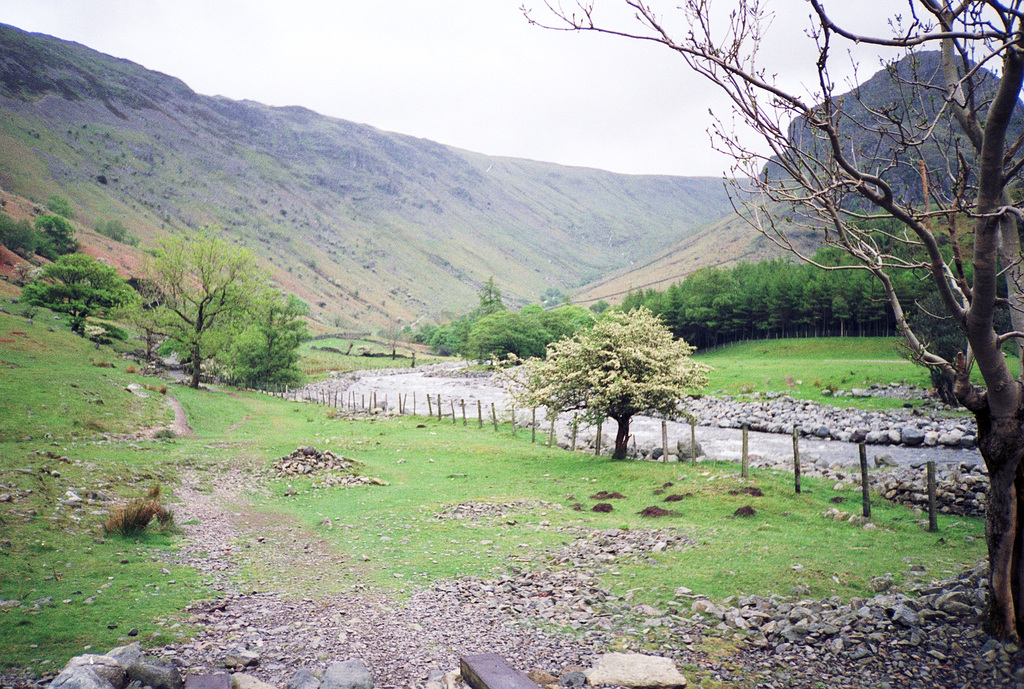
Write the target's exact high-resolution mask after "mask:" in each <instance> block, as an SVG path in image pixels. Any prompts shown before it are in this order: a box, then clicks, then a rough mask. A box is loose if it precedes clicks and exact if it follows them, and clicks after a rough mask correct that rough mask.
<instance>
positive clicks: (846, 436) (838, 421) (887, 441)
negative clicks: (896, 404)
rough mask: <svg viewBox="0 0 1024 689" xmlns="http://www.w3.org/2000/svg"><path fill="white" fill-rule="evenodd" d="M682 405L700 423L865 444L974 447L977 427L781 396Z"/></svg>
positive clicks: (695, 401) (694, 401)
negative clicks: (796, 432)
mask: <svg viewBox="0 0 1024 689" xmlns="http://www.w3.org/2000/svg"><path fill="white" fill-rule="evenodd" d="M686 410H687V411H688V412H690V413H691V414H693V415H694V416H696V417H697V419H698V420H699V423H700V425H702V426H718V427H719V428H742V427H743V426H747V427H749V428H750V430H752V431H761V432H765V433H792V432H793V428H794V426H795V427H796V428H797V429H799V432H800V434H801V435H803V436H814V437H817V438H822V439H826V438H827V439H832V440H840V441H843V442H853V443H859V442H865V443H868V444H869V445H904V446H907V447H919V446H925V447H936V446H939V445H941V446H944V447H960V448H967V449H970V448H973V447H975V446H976V444H977V438H976V435H977V431H976V428H975V424H974V420H973V419H970V418H966V417H965V418H946V417H943V416H942V415H940V414H938V413H936V412H932V413H930V414H927V415H923V414H922V413H921V412H920V410H914V411H913V412H910V413H906V412H901V411H866V410H860V409H853V408H850V409H842V408H839V407H834V406H831V405H825V404H818V403H817V402H811V401H808V400H797V399H793V398H792V397H789V396H782V397H778V398H775V399H771V400H762V401H740V400H737V399H735V398H732V397H701V398H699V399H690V400H687V402H686Z"/></svg>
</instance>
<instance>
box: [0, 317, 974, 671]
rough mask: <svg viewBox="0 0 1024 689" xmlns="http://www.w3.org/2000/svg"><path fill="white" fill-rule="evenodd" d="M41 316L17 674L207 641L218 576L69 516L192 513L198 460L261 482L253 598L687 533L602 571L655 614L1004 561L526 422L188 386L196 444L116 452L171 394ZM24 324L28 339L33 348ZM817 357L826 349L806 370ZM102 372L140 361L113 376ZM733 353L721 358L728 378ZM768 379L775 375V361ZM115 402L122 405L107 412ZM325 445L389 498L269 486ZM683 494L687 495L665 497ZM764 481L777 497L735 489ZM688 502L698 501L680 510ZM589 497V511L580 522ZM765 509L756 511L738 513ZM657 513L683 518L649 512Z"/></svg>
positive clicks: (9, 619) (3, 589)
mask: <svg viewBox="0 0 1024 689" xmlns="http://www.w3.org/2000/svg"><path fill="white" fill-rule="evenodd" d="M40 323H41V319H39V318H37V320H36V325H35V326H27V323H26V321H24V320H23V319H20V318H15V317H11V316H5V315H3V314H0V336H2V337H5V338H7V339H13V340H14V341H13V342H11V343H4V344H3V345H2V349H0V360H3V362H4V366H6V368H5V369H4V370H3V371H2V375H0V404H2V405H4V406H3V408H2V409H0V412H2V414H3V415H2V417H0V424H2V425H0V428H3V429H4V433H3V435H2V436H0V484H2V487H0V493H9V494H11V495H12V496H14V498H13V499H12V501H11V502H0V600H18V601H21V605H20V606H17V607H8V608H3V609H0V658H2V662H3V663H6V664H8V665H17V666H25V667H29V668H32V669H35V670H37V671H45V670H47V669H51V668H55V667H57V666H59V665H60V664H62V663H63V662H65V661H66V660H67V659H68V658H69V657H70V656H72V655H76V654H79V653H82V652H83V651H85V650H87V648H91V649H95V650H100V651H102V650H106V649H107V648H108V647H111V646H113V645H116V644H117V643H118V642H119V640H120V639H122V638H124V635H125V634H126V632H127V631H128V629H130V628H131V627H135V628H137V629H138V630H139V636H138V637H137V638H138V639H139V640H141V641H143V643H144V645H147V646H148V645H153V644H163V643H171V642H174V641H175V640H176V639H177V638H179V637H178V636H176V635H187V634H189V633H190V630H189V629H188V626H187V625H184V626H178V625H179V623H180V622H181V617H182V616H181V610H182V608H183V607H184V606H186V605H187V604H188V603H189V602H192V601H195V600H200V599H204V598H206V597H209V596H210V595H211V592H210V591H209V590H208V589H207V588H206V587H205V586H204V584H203V582H202V581H201V580H200V579H199V578H198V577H197V575H196V573H194V572H192V571H190V570H187V569H182V568H177V567H172V566H170V565H169V564H168V562H167V559H166V554H167V552H168V550H170V549H173V548H174V547H175V537H173V536H172V535H169V534H162V533H149V534H147V535H145V536H144V537H143V538H141V539H138V542H136V541H135V540H132V541H126V540H123V539H120V538H116V537H111V536H104V535H103V534H102V530H101V527H102V523H103V521H104V520H105V515H104V514H102V510H99V513H94V511H95V510H97V508H96V507H94V506H87V507H84V508H82V509H79V510H73V509H70V508H61V509H58V508H57V505H58V504H59V499H60V498H61V497H63V496H64V495H65V493H66V491H67V490H69V489H74V490H76V491H79V492H80V493H81V492H84V491H87V490H95V491H98V492H100V493H104V494H106V495H108V496H112V497H118V498H120V499H127V498H132V497H140V496H142V495H144V494H145V493H146V492H147V491H148V490H149V489H150V488H151V487H152V486H153V485H154V484H157V483H159V484H162V485H163V486H164V487H165V492H171V497H170V498H169V502H168V504H169V506H170V507H172V508H173V507H174V497H173V487H174V485H175V484H176V482H177V480H178V477H179V474H180V472H181V470H182V468H183V467H189V468H190V469H192V470H195V471H197V472H198V473H199V475H200V476H206V477H207V478H206V479H205V482H206V484H207V487H208V488H210V489H212V488H213V487H214V486H215V485H216V484H217V481H218V478H219V477H220V476H221V475H222V472H225V471H231V472H237V473H240V474H241V475H243V476H246V477H248V480H249V483H250V484H251V486H252V489H253V493H252V494H251V495H242V496H239V497H238V502H237V504H229V505H225V508H226V509H228V510H229V511H231V512H232V513H235V514H237V515H240V516H239V517H238V519H239V528H240V534H241V535H240V537H239V539H238V542H237V548H235V549H234V551H235V557H237V558H238V559H239V562H240V563H241V564H242V566H243V568H242V572H241V575H240V578H241V579H242V584H245V585H251V586H252V588H253V589H259V590H278V591H282V592H284V593H285V594H288V595H293V596H301V597H309V596H315V595H318V594H321V593H323V594H326V593H334V592H351V591H352V590H353V589H355V588H356V587H357V586H365V587H369V588H370V589H371V590H376V591H380V592H387V593H389V594H392V595H396V596H402V595H403V592H404V593H405V594H408V593H409V592H411V591H412V590H414V589H417V588H420V587H424V586H428V585H430V584H432V583H434V582H437V581H440V580H443V579H447V578H453V577H461V576H478V577H485V578H487V577H494V576H499V575H504V574H506V573H509V572H511V571H512V568H526V569H534V568H540V567H549V566H550V567H558V566H562V565H559V564H558V562H557V559H558V557H559V555H558V554H559V552H560V551H562V550H563V549H564V548H565V547H567V544H571V543H573V542H574V541H575V540H577V539H580V538H587V537H588V534H589V533H590V532H591V531H593V530H607V529H611V530H618V529H631V530H638V529H665V530H668V531H670V532H672V533H678V534H682V535H685V536H687V537H688V538H690V539H692V540H693V542H694V545H692V546H688V547H686V548H684V549H682V550H672V551H668V552H663V553H658V554H655V555H652V556H650V557H640V558H636V559H633V558H626V559H624V560H622V561H617V562H614V563H612V564H611V565H610V566H609V567H607V568H606V569H602V570H601V571H600V574H599V576H600V581H601V583H602V585H605V586H607V587H609V588H611V589H612V590H613V591H614V592H615V593H618V594H622V595H625V594H626V593H627V592H632V594H631V595H632V596H633V597H634V599H635V601H636V602H648V603H651V604H655V605H661V604H664V603H665V602H666V600H668V599H670V598H671V597H672V592H673V591H674V589H675V588H676V587H678V586H687V587H689V588H691V589H693V590H694V591H695V592H698V593H703V594H705V595H708V596H711V597H712V598H715V599H722V598H725V597H727V596H731V595H735V594H737V593H747V594H768V593H782V594H785V595H788V594H789V593H790V592H791V591H793V590H794V587H796V589H797V590H799V591H801V592H802V593H801V595H809V596H813V597H821V596H830V595H838V596H841V597H844V598H848V597H850V596H855V595H865V594H867V593H868V590H867V584H868V582H869V581H870V579H871V578H872V577H873V576H877V575H879V574H882V573H884V572H892V573H893V574H894V575H895V577H896V580H897V582H902V581H905V580H906V579H908V578H910V577H911V576H913V575H911V574H910V573H909V572H908V570H910V565H911V564H913V565H923V566H924V568H925V574H924V576H925V577H926V578H931V577H935V578H941V577H944V576H947V575H948V574H950V573H952V572H955V571H958V570H959V569H960V568H961V567H963V566H964V565H968V564H972V563H973V562H975V561H976V560H977V558H979V557H982V556H983V555H984V540H983V538H982V534H983V530H984V527H983V524H982V522H981V521H980V520H977V519H964V518H949V517H945V516H941V515H940V517H939V527H940V533H939V534H929V533H927V532H926V531H925V530H924V528H923V527H922V526H921V524H920V523H919V522H918V521H916V520H915V519H914V518H913V516H912V514H911V513H910V511H908V510H907V509H905V508H902V507H895V506H889V505H887V504H885V503H883V502H882V501H881V500H879V499H878V498H876V499H875V501H874V504H873V508H872V509H873V518H874V523H875V524H876V525H877V526H878V527H879V528H877V529H876V530H874V531H870V532H867V531H864V530H862V529H859V528H856V527H853V526H851V525H849V524H844V523H836V522H832V521H826V520H824V519H822V517H821V514H822V513H823V512H824V511H825V510H826V509H828V508H829V507H831V506H833V504H832V503H831V502H830V500H831V499H832V498H833V497H844V498H845V499H846V502H845V503H843V504H842V505H840V507H845V508H846V509H848V510H850V511H851V512H855V511H857V506H858V505H859V493H857V492H856V491H854V490H852V489H847V490H845V491H834V490H833V489H832V483H831V482H829V483H828V484H824V483H820V482H816V481H814V480H810V479H806V478H805V480H804V487H805V491H804V492H803V493H802V494H801V495H795V494H794V493H793V490H792V488H791V481H792V477H790V476H787V475H783V474H779V473H775V472H770V471H756V470H755V471H752V473H751V477H750V478H749V479H747V480H741V479H740V478H739V477H738V468H737V467H736V466H734V465H730V464H726V463H710V464H699V465H697V466H696V467H692V466H689V465H681V464H661V463H648V462H612V461H610V460H609V459H607V458H604V457H602V458H595V457H593V456H591V455H587V454H581V453H571V452H566V451H562V450H559V449H555V448H547V447H544V446H543V445H542V444H541V443H537V444H532V443H531V442H530V441H529V435H528V434H527V433H522V432H520V433H518V434H517V435H516V436H515V437H512V435H511V429H510V428H509V427H508V426H502V427H501V428H500V431H499V432H497V433H496V432H494V431H493V430H492V429H491V427H490V426H485V428H484V429H483V430H478V429H477V428H476V427H475V424H474V423H472V422H471V423H470V425H469V427H465V428H464V427H463V426H462V425H461V424H458V425H453V424H451V423H450V422H447V421H445V422H437V421H433V420H425V419H423V418H415V419H414V418H401V419H395V420H387V419H359V420H353V419H348V418H345V417H338V418H330V415H329V410H328V409H325V408H324V407H320V406H315V405H312V404H302V403H295V402H287V401H283V400H280V399H278V398H275V397H272V396H269V395H263V394H257V393H241V392H235V391H231V390H223V391H218V390H191V389H188V388H184V387H178V386H172V388H171V389H170V391H169V394H171V395H174V396H175V397H176V398H177V399H178V400H179V401H180V402H181V404H182V406H183V407H184V409H185V411H186V413H187V414H188V417H189V422H190V424H191V425H192V427H193V428H194V429H195V435H194V436H192V437H187V438H176V439H173V440H170V441H156V442H152V441H149V442H144V441H136V442H127V441H120V442H118V441H115V442H107V441H105V440H103V438H102V436H98V435H96V434H95V433H93V432H86V430H85V429H84V427H83V426H82V424H81V422H80V419H78V418H77V417H78V416H79V415H89V414H94V413H96V410H97V409H101V410H103V411H104V412H106V411H112V412H113V415H112V416H109V417H107V416H104V417H103V420H105V422H106V423H108V424H111V428H117V429H124V430H130V429H131V428H133V427H137V426H140V425H147V424H150V423H152V422H153V421H154V420H159V421H160V422H165V421H166V420H167V412H166V410H165V407H164V406H163V404H162V400H161V399H160V396H159V395H153V397H151V398H150V399H148V400H141V401H140V400H138V398H135V397H133V396H132V395H130V394H128V393H126V392H125V391H124V389H123V387H124V385H126V384H127V383H128V382H130V381H132V380H136V379H138V378H137V377H135V376H131V375H129V374H127V373H125V372H124V370H123V362H121V361H120V360H119V359H117V357H116V356H115V355H114V354H113V353H111V352H110V351H109V350H108V349H106V348H101V349H100V350H94V349H92V348H91V346H89V345H88V344H87V343H84V342H82V341H81V340H80V338H77V337H74V336H72V335H71V334H70V333H67V332H62V331H57V332H53V333H51V332H49V331H48V329H47V327H45V326H42V325H40ZM16 330H21V331H24V332H25V333H26V335H25V336H21V335H17V336H14V337H13V338H12V336H11V335H10V333H11V331H16ZM835 351H836V348H835V347H832V348H831V349H830V352H831V353H833V355H834V352H835ZM741 353H742V352H741ZM749 356H750V355H749V354H744V355H743V356H734V357H733V361H734V362H742V361H745V360H747V361H748V360H749ZM873 356H875V355H873ZM818 358H819V359H820V358H821V357H820V356H818ZM861 358H867V357H865V356H863V355H861ZM800 359H803V360H807V361H814V360H815V355H813V354H810V353H809V354H804V355H802V356H801V357H791V359H790V360H791V361H792V360H800ZM99 360H103V361H109V362H110V363H113V364H114V365H115V366H117V367H118V368H115V369H109V368H98V367H96V366H93V365H92V362H93V361H99ZM727 361H728V357H724V356H722V354H721V353H719V359H718V362H719V365H722V368H723V369H724V368H725V366H724V363H725V362H727ZM737 365H738V364H737ZM805 365H807V366H810V364H805ZM844 365H845V364H844ZM780 366H783V367H785V366H786V364H781V365H780ZM894 369H895V370H902V369H896V368H895V367H894ZM756 370H757V372H758V375H759V376H760V375H762V374H764V367H762V366H760V364H759V366H758V367H757V369H756ZM880 375H883V374H880ZM138 380H140V381H142V382H146V381H145V380H144V379H138ZM883 380H886V381H887V380H889V378H888V377H885V378H883ZM149 382H152V381H149ZM71 383H75V385H77V387H72V386H71V385H70V384H71ZM713 385H714V384H713ZM82 391H88V392H89V393H90V394H88V395H86V394H84V392H82ZM80 397H81V399H80ZM96 397H98V398H101V399H103V400H104V404H103V405H96V404H95V403H92V404H90V403H88V400H89V399H93V398H96ZM140 405H141V406H140ZM26 406H27V407H28V409H26V408H25V407H26ZM28 411H32V412H33V413H32V414H31V415H29V414H28V413H27V412H28ZM9 414H13V415H16V416H17V418H16V419H15V420H13V421H11V420H9V416H8V415H9ZM86 418H90V417H88V416H86ZM46 433H51V434H52V435H53V436H54V437H52V438H47V437H46ZM25 438H32V439H31V440H25ZM304 445H313V446H315V447H318V448H320V449H330V450H332V451H334V452H337V453H340V454H343V455H344V456H346V457H348V458H351V459H354V460H356V461H358V462H359V463H360V469H359V471H360V473H363V474H365V475H368V476H374V477H379V478H380V479H382V480H383V481H385V482H387V484H388V485H383V486H379V485H375V486H361V487H358V488H348V489H346V488H339V487H335V488H317V487H314V485H313V484H314V483H315V481H316V479H313V481H311V480H310V479H309V478H303V479H272V478H268V475H267V473H266V470H267V469H268V468H269V467H270V466H271V465H272V463H273V461H274V460H275V459H276V458H278V457H281V456H283V455H285V454H288V453H289V452H290V451H291V450H293V449H294V448H295V447H297V446H304ZM51 453H52V454H51ZM669 482H671V483H672V484H673V485H672V486H669V487H667V488H664V490H665V491H666V492H665V493H663V494H660V495H659V494H656V493H655V491H657V490H662V489H663V486H665V484H667V483H669ZM264 486H265V489H263V488H262V487H264ZM748 486H755V487H757V488H760V489H761V490H762V491H763V493H764V495H763V496H762V497H750V496H747V495H743V494H738V495H732V494H730V491H731V490H736V489H738V488H742V487H748ZM601 490H605V491H609V492H613V491H618V492H620V493H622V494H624V495H625V496H626V498H625V499H622V500H611V501H609V502H611V503H612V504H613V505H614V511H613V512H611V513H608V514H599V513H595V512H591V511H590V508H591V507H592V506H593V505H594V504H595V503H596V502H597V500H595V499H592V498H591V497H590V496H592V495H594V494H595V493H596V492H598V491H601ZM261 491H262V492H261ZM673 493H677V494H681V495H686V497H685V498H684V499H682V500H680V501H678V502H671V503H666V502H664V498H665V497H666V496H667V495H669V494H673ZM521 501H525V503H522V504H521V505H520V506H519V507H516V508H513V509H510V510H509V511H508V512H507V513H506V514H503V515H501V516H500V517H483V518H481V519H479V520H457V519H442V518H439V515H441V514H443V513H445V512H446V510H449V509H450V508H451V507H452V506H454V505H459V504H462V503H466V502H478V503H508V502H521ZM575 503H579V504H581V505H582V506H583V507H584V509H583V510H582V511H575V510H573V509H572V505H574V504H575ZM107 505H109V503H103V505H101V507H104V508H105V506H107ZM744 505H750V506H752V507H754V509H755V510H756V514H755V516H753V517H750V518H738V517H734V516H732V515H733V512H735V510H736V509H737V508H738V507H741V506H744ZM649 506H660V507H663V508H666V509H671V510H674V511H676V512H677V513H676V514H674V515H672V516H668V517H663V518H660V519H648V518H644V517H641V516H640V515H638V514H637V513H638V512H639V511H640V510H642V509H644V508H645V507H649ZM96 539H99V540H96ZM306 543H308V544H310V545H311V547H314V548H316V549H319V551H320V552H319V553H318V555H317V558H318V559H317V561H318V562H320V563H322V566H319V567H316V568H310V567H305V566H302V561H301V560H296V559H295V558H293V557H289V553H291V552H293V551H292V550H291V549H294V548H299V547H301V545H302V544H306ZM795 565H799V567H796V568H795V567H794V566H795ZM165 567H166V568H168V569H169V570H170V574H165V573H163V569H164V568H165ZM172 582H173V583H172ZM108 584H109V586H107V585H108ZM87 598H92V601H91V602H89V603H87V602H86V599H87ZM47 599H52V600H47ZM34 601H38V605H39V607H38V609H37V608H35V605H36V603H34ZM65 601H68V602H65ZM154 635H155V636H154Z"/></svg>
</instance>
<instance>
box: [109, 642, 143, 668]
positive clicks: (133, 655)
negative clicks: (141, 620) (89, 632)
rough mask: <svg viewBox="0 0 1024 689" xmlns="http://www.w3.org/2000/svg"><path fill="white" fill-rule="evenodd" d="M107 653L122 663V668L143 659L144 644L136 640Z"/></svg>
mask: <svg viewBox="0 0 1024 689" xmlns="http://www.w3.org/2000/svg"><path fill="white" fill-rule="evenodd" d="M107 655H108V656H110V657H111V658H113V659H114V660H116V661H117V662H118V663H120V665H121V667H122V668H126V667H131V666H132V665H134V664H135V663H138V662H140V661H141V660H142V656H143V654H142V646H140V645H139V642H138V641H136V642H135V643H132V644H127V645H125V646H118V647H117V648H112V649H110V650H109V651H107Z"/></svg>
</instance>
